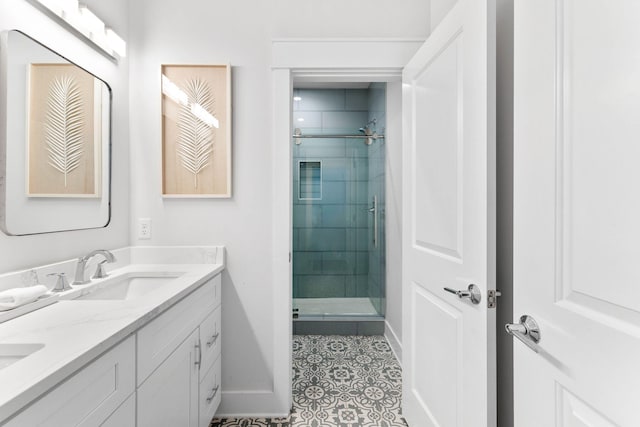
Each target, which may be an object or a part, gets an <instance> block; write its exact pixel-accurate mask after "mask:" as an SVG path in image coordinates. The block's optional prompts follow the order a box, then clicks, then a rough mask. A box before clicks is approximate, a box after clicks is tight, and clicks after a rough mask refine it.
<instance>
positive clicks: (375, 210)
mask: <svg viewBox="0 0 640 427" xmlns="http://www.w3.org/2000/svg"><path fill="white" fill-rule="evenodd" d="M367 211H368V212H369V213H372V214H373V247H374V248H377V247H378V196H373V206H371V207H370V208H368V209H367Z"/></svg>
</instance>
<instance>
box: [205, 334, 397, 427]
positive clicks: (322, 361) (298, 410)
mask: <svg viewBox="0 0 640 427" xmlns="http://www.w3.org/2000/svg"><path fill="white" fill-rule="evenodd" d="M401 398H402V370H401V369H400V365H399V364H398V362H397V361H396V359H395V357H394V356H393V353H392V352H391V349H390V347H389V344H388V343H387V341H386V340H385V338H384V337H382V336H339V335H330V336H320V335H295V336H294V337H293V412H292V413H291V415H290V416H289V417H288V419H269V418H266V419H265V418H253V419H249V418H243V419H239V418H226V419H214V420H213V421H212V423H211V426H210V427H406V425H407V424H406V423H405V421H404V419H403V418H402V415H401V411H400V403H401Z"/></svg>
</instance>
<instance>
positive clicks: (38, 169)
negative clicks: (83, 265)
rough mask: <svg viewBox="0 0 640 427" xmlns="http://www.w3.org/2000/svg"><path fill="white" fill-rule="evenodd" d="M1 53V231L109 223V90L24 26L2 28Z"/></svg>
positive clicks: (28, 231) (37, 230) (42, 230)
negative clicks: (45, 44) (18, 28)
mask: <svg viewBox="0 0 640 427" xmlns="http://www.w3.org/2000/svg"><path fill="white" fill-rule="evenodd" d="M0 52H1V54H2V58H1V59H2V61H1V69H0V84H1V85H2V87H1V88H0V89H1V90H0V96H1V97H2V99H0V105H1V108H2V110H1V111H0V113H1V117H2V119H1V120H0V144H1V146H0V150H1V154H0V156H1V157H0V169H1V171H0V192H1V194H2V200H0V226H1V227H2V229H3V231H4V232H5V233H7V234H11V235H24V234H35V233H47V232H55V231H66V230H76V229H85V228H97V227H104V226H106V225H107V224H108V223H109V219H110V209H109V170H110V159H109V152H110V147H109V146H110V113H111V89H110V88H109V86H108V85H107V83H106V82H104V81H102V80H100V79H99V78H97V77H96V76H94V75H93V74H91V73H89V72H87V71H86V70H84V69H83V68H81V67H79V66H77V65H76V64H74V63H72V62H70V61H68V60H67V59H65V58H64V57H62V56H60V55H59V54H57V53H56V52H54V51H53V50H51V49H49V48H47V47H46V46H44V45H42V44H41V43H39V42H37V41H35V40H34V39H32V38H31V37H29V36H27V35H25V34H23V33H21V32H20V31H17V30H11V31H8V32H4V33H2V35H1V51H0Z"/></svg>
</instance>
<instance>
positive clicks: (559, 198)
mask: <svg viewBox="0 0 640 427" xmlns="http://www.w3.org/2000/svg"><path fill="white" fill-rule="evenodd" d="M639 22H640V2H638V1H637V0H616V1H609V0H537V1H518V2H516V4H515V34H514V36H515V75H514V77H515V87H514V91H515V105H514V109H515V117H514V119H515V122H514V125H515V134H514V141H515V153H514V162H515V163H514V174H515V175H514V185H515V187H514V198H515V200H514V318H519V317H520V316H521V315H523V314H527V315H530V316H532V317H533V318H534V319H535V320H536V321H537V323H538V324H539V327H540V332H541V340H540V342H539V344H538V346H537V349H538V353H535V352H534V351H532V350H531V349H529V348H528V347H527V346H525V345H523V344H522V343H520V342H515V343H514V364H515V367H514V369H515V371H514V376H515V383H514V387H515V425H517V426H518V427H528V426H531V427H539V426H571V427H578V426H601V427H604V426H629V427H633V426H639V425H640V413H639V412H638V407H639V405H640V366H639V365H638V363H639V361H640V268H638V266H639V265H640V263H639V261H638V259H639V257H640V250H639V245H638V242H640V190H639V186H640V166H639V165H640V25H639Z"/></svg>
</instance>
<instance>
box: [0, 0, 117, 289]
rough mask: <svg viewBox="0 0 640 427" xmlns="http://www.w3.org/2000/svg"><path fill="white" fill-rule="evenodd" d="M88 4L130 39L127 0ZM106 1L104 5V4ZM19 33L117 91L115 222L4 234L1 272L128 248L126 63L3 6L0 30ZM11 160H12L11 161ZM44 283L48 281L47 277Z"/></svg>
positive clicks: (21, 9)
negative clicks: (98, 250)
mask: <svg viewBox="0 0 640 427" xmlns="http://www.w3.org/2000/svg"><path fill="white" fill-rule="evenodd" d="M85 3H87V5H88V6H89V7H90V8H91V9H92V10H95V12H96V13H97V15H98V16H100V17H101V18H103V19H104V20H105V21H106V22H108V23H109V24H110V25H111V26H112V27H113V28H114V29H115V30H116V32H118V33H119V34H121V35H122V36H123V37H124V38H127V37H128V36H127V30H128V26H129V25H128V14H127V0H113V1H110V2H109V6H108V7H106V6H105V4H101V2H100V1H99V0H88V1H86V2H85ZM102 3H104V2H102ZM11 29H18V30H21V31H23V32H24V33H26V34H28V35H30V36H31V37H33V38H35V39H36V40H39V41H40V42H42V43H43V44H45V45H47V46H49V47H50V48H52V49H54V50H56V51H57V52H58V53H60V54H61V55H63V56H65V57H67V58H68V59H70V60H71V61H73V62H75V63H77V64H78V65H80V66H81V67H84V68H86V69H87V70H89V71H90V72H92V73H93V74H96V75H97V76H98V77H100V78H102V79H103V80H105V81H107V82H108V83H109V85H110V86H111V89H112V90H113V116H112V120H113V124H112V144H113V145H112V156H113V189H112V195H111V197H112V199H111V207H112V208H111V212H112V214H111V223H110V224H109V226H108V227H106V228H101V229H94V230H81V231H70V232H61V233H50V234H40V235H34V236H6V235H4V234H3V233H0V273H2V272H8V271H13V270H18V269H23V268H28V267H32V266H38V265H42V264H47V263H51V262H54V261H60V260H64V259H68V258H73V257H76V256H80V255H84V254H86V253H87V252H89V251H90V250H92V249H96V248H99V247H100V248H107V249H109V248H116V247H122V246H126V245H127V244H128V239H129V230H128V226H129V224H128V218H129V192H128V184H127V182H128V181H129V162H128V158H129V148H128V146H129V143H128V139H129V133H128V126H129V117H128V116H129V114H128V112H129V107H128V96H129V94H128V78H127V76H128V65H127V61H126V60H125V61H123V62H121V63H120V64H119V65H116V64H114V63H113V62H111V61H110V60H108V59H107V58H105V57H104V56H103V55H101V54H99V53H97V52H96V51H95V50H94V49H93V48H91V47H89V46H88V45H87V44H86V43H85V42H83V41H81V40H80V39H79V38H78V37H76V36H75V35H73V34H71V33H70V32H68V31H67V30H66V29H64V28H63V27H61V26H60V25H59V24H57V23H56V22H54V21H53V20H51V18H49V17H48V16H46V15H45V14H43V13H42V12H41V11H40V10H38V9H36V8H35V7H34V6H32V5H31V4H30V3H28V2H27V1H26V0H11V1H3V2H0V31H5V30H11ZM9 161H10V160H9ZM41 280H43V281H44V279H43V278H41Z"/></svg>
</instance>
